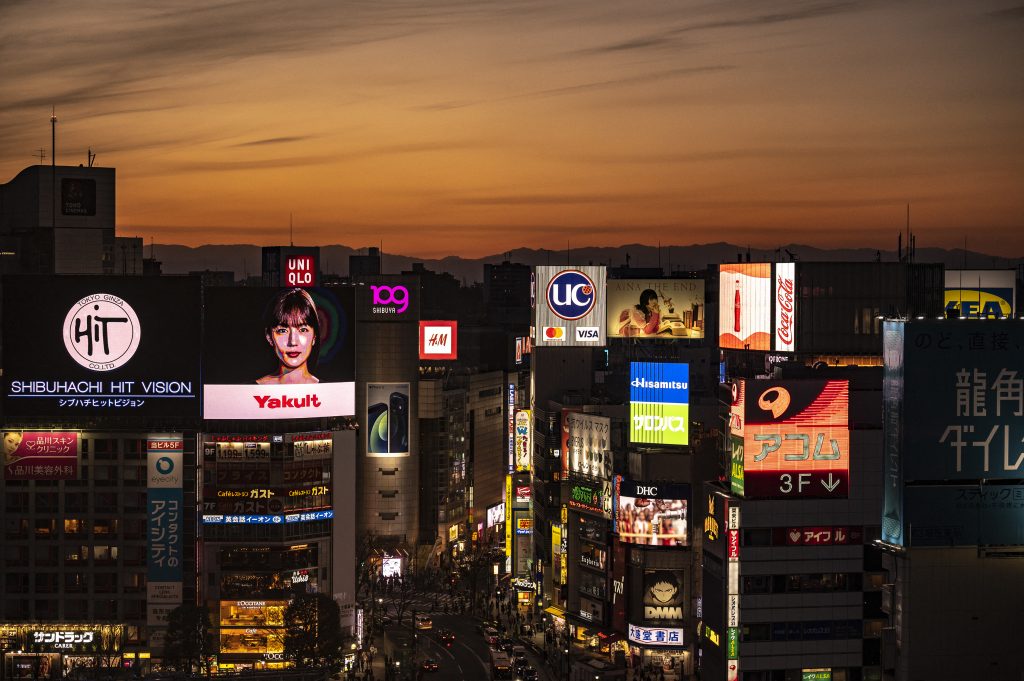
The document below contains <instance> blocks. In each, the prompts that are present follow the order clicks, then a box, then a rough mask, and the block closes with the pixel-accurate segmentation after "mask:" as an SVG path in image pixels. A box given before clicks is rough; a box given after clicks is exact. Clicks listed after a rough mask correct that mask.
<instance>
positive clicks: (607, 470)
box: [562, 411, 612, 480]
mask: <svg viewBox="0 0 1024 681" xmlns="http://www.w3.org/2000/svg"><path fill="white" fill-rule="evenodd" d="M562 417H563V418H564V419H565V422H566V423H567V425H568V429H567V430H568V435H567V440H566V447H567V448H568V451H567V452H566V453H565V454H564V455H563V456H562V473H563V474H564V475H568V474H574V475H581V476H584V477H588V478H599V479H607V480H611V476H612V452H611V443H610V441H609V438H610V432H611V419H609V418H608V417H605V416H596V415H594V414H584V413H581V412H568V413H566V412H564V411H563V413H562Z"/></svg>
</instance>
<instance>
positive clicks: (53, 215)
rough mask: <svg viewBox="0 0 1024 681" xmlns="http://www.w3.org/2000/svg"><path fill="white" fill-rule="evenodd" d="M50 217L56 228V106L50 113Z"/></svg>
mask: <svg viewBox="0 0 1024 681" xmlns="http://www.w3.org/2000/svg"><path fill="white" fill-rule="evenodd" d="M50 191H51V194H50V199H51V201H50V213H51V214H50V218H51V223H52V225H51V226H52V227H53V229H54V230H56V229H57V107H56V106H54V107H53V109H52V110H51V113H50Z"/></svg>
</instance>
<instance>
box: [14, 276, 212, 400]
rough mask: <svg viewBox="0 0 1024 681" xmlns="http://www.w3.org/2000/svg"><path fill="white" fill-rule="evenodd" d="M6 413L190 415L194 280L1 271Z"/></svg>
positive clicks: (195, 339)
mask: <svg viewBox="0 0 1024 681" xmlns="http://www.w3.org/2000/svg"><path fill="white" fill-rule="evenodd" d="M3 310H4V314H3V349H4V352H3V363H4V366H3V384H2V385H3V395H4V411H5V415H6V416H7V417H20V416H27V417H51V418H52V417H58V418H64V417H96V416H102V415H108V414H109V415H113V414H117V415H119V416H125V415H134V416H139V417H151V416H168V417H175V418H194V417H197V416H198V415H199V395H200V391H199V341H200V338H199V333H198V329H199V319H200V315H199V311H200V288H199V279H198V278H192V277H110V276H106V277H98V276H76V277H52V276H50V277H43V276H38V277H36V276H8V277H4V283H3Z"/></svg>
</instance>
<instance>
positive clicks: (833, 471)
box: [743, 379, 850, 499]
mask: <svg viewBox="0 0 1024 681" xmlns="http://www.w3.org/2000/svg"><path fill="white" fill-rule="evenodd" d="M743 399H744V402H745V406H744V418H743V490H744V495H745V496H746V497H747V498H750V499H794V498H802V497H829V498H846V497H847V496H848V494H849V481H850V480H849V477H850V427H849V399H850V388H849V382H848V381H844V380H817V379H806V380H802V379H801V380H785V381H773V380H764V379H759V380H748V381H745V382H744V392H743Z"/></svg>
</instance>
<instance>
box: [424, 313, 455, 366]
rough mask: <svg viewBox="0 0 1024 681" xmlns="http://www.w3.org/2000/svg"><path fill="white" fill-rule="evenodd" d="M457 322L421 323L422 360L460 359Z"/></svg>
mask: <svg viewBox="0 0 1024 681" xmlns="http://www.w3.org/2000/svg"><path fill="white" fill-rule="evenodd" d="M458 357H459V323H458V322H457V321H444V322H441V321H422V320H421V321H420V359H458Z"/></svg>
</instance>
